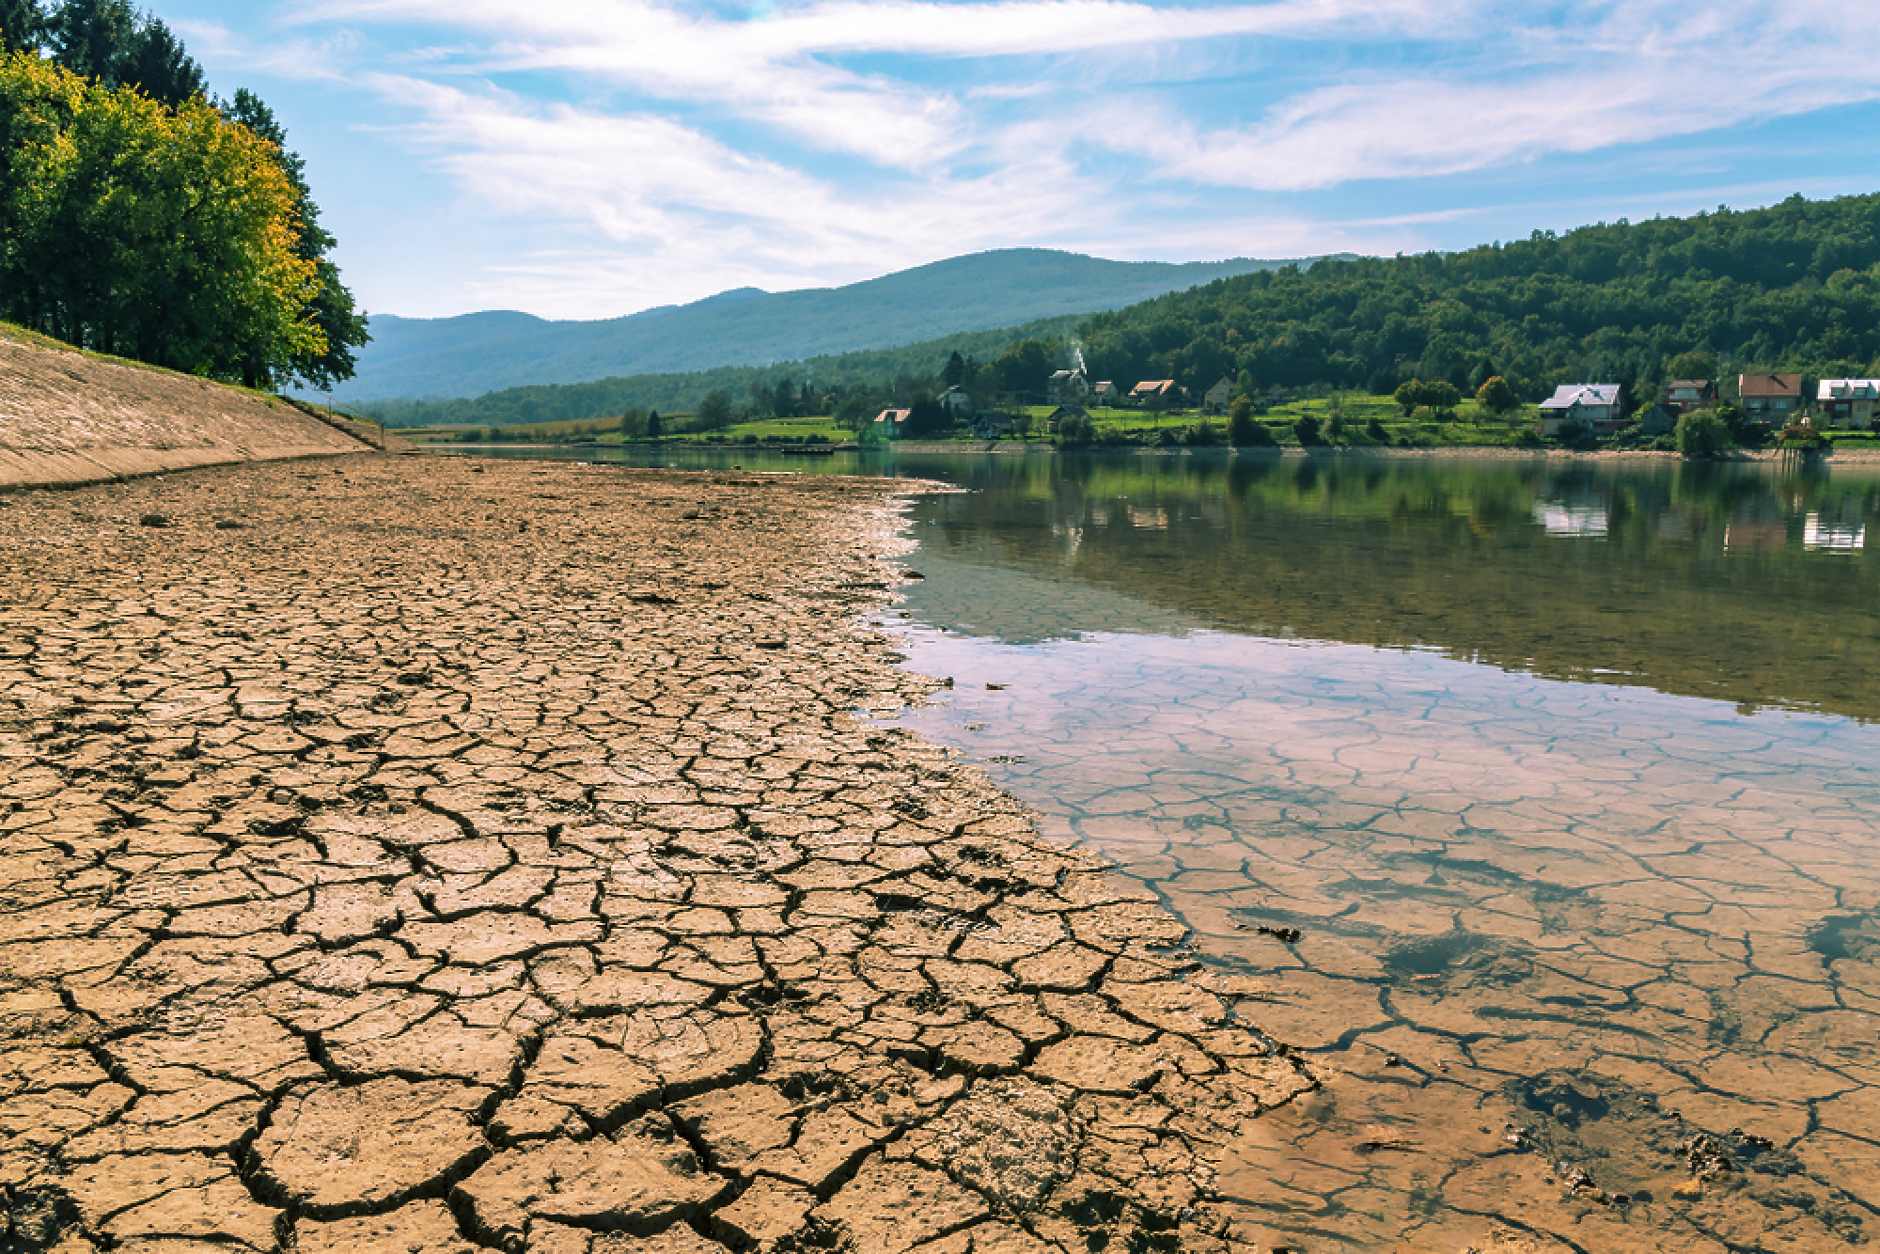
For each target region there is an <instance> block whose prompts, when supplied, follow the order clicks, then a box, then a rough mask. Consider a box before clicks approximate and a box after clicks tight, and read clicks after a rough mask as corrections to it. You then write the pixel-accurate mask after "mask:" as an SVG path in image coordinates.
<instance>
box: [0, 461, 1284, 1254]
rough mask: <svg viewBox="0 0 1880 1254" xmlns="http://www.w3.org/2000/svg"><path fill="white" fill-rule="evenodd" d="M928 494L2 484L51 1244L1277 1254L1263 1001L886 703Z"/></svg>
mask: <svg viewBox="0 0 1880 1254" xmlns="http://www.w3.org/2000/svg"><path fill="white" fill-rule="evenodd" d="M905 490H906V485H905V484H889V483H885V482H881V481H869V480H854V479H848V480H842V479H831V478H823V477H809V476H805V477H791V478H788V479H782V478H779V479H766V478H761V477H757V476H745V475H732V476H724V475H711V476H706V475H691V476H680V475H676V474H664V473H659V472H638V471H626V470H620V469H612V468H604V467H586V466H575V465H565V464H564V465H537V464H528V463H505V462H491V463H487V464H484V463H473V462H469V461H462V460H457V459H430V458H423V459H412V458H404V459H397V458H382V457H378V456H374V455H366V456H356V457H350V458H345V459H341V460H339V461H334V462H321V463H300V464H293V465H270V466H243V467H233V468H226V469H218V470H203V471H197V472H193V473H190V474H187V475H182V476H172V477H169V478H167V479H156V480H143V481H139V482H136V483H131V484H121V485H114V486H101V487H92V488H84V489H80V490H76V491H71V492H61V493H53V492H44V491H35V492H27V493H22V494H16V495H12V496H8V497H0V885H3V887H0V1211H4V1213H5V1215H6V1216H7V1218H6V1219H5V1220H4V1221H0V1247H6V1248H14V1249H24V1250H36V1249H57V1250H58V1251H60V1254H80V1252H81V1251H90V1250H95V1249H104V1248H110V1249H122V1250H137V1251H145V1252H146V1254H181V1252H182V1251H185V1250H189V1251H195V1250H203V1249H209V1248H215V1249H219V1250H247V1251H276V1250H298V1251H300V1252H302V1254H315V1252H320V1254H325V1252H328V1251H331V1252H333V1254H339V1252H341V1251H345V1252H347V1254H355V1252H360V1251H377V1250H387V1251H391V1250H396V1251H402V1252H410V1254H444V1252H456V1251H467V1250H474V1249H500V1250H509V1251H522V1250H527V1251H540V1252H542V1254H551V1252H552V1254H621V1252H624V1251H630V1250H631V1251H649V1252H651V1251H660V1252H666V1254H678V1252H681V1251H685V1252H696V1251H715V1250H720V1249H740V1250H741V1249H759V1250H800V1249H806V1248H808V1249H834V1248H841V1249H851V1250H855V1251H861V1252H868V1254H874V1252H877V1251H880V1252H891V1251H900V1250H914V1249H919V1250H923V1251H930V1252H932V1254H971V1252H979V1254H993V1252H995V1251H996V1252H1000V1254H1007V1252H1009V1254H1022V1252H1027V1251H1047V1250H1056V1251H1067V1252H1068V1251H1083V1250H1090V1249H1100V1248H1107V1249H1111V1250H1125V1249H1127V1250H1136V1249H1145V1250H1146V1249H1182V1250H1197V1251H1209V1250H1227V1249H1241V1250H1246V1249H1251V1248H1252V1247H1251V1246H1249V1245H1246V1244H1243V1243H1240V1242H1238V1241H1234V1240H1232V1237H1231V1231H1232V1230H1231V1226H1230V1220H1231V1218H1232V1217H1231V1215H1230V1214H1229V1213H1228V1212H1227V1211H1226V1210H1224V1209H1223V1207H1222V1205H1221V1204H1220V1203H1219V1202H1218V1201H1217V1200H1216V1199H1215V1196H1214V1192H1213V1173H1212V1163H1213V1161H1214V1160H1215V1159H1216V1157H1217V1156H1218V1154H1219V1153H1220V1150H1221V1147H1222V1146H1224V1145H1226V1144H1228V1143H1229V1142H1231V1141H1232V1140H1233V1139H1234V1138H1235V1137H1236V1135H1239V1134H1241V1133H1242V1131H1243V1128H1244V1125H1246V1124H1247V1123H1248V1121H1250V1120H1253V1119H1254V1118H1255V1117H1256V1116H1257V1115H1258V1114H1259V1113H1260V1112H1261V1111H1262V1110H1264V1109H1269V1108H1271V1107H1272V1106H1274V1105H1276V1104H1279V1103H1283V1102H1286V1101H1288V1100H1289V1099H1291V1098H1292V1097H1294V1096H1296V1095H1298V1094H1299V1093H1301V1092H1303V1091H1306V1090H1307V1089H1308V1088H1310V1087H1311V1084H1312V1080H1311V1078H1310V1077H1309V1076H1308V1075H1307V1073H1306V1072H1305V1070H1304V1068H1303V1067H1302V1066H1301V1065H1300V1064H1299V1063H1298V1062H1297V1061H1296V1060H1295V1059H1294V1058H1293V1057H1292V1056H1290V1054H1289V1052H1288V1051H1287V1050H1285V1049H1284V1047H1282V1046H1279V1045H1278V1044H1277V1043H1276V1042H1273V1041H1272V1040H1271V1039H1270V1038H1268V1037H1267V1036H1266V1035H1265V1034H1264V1033H1263V1032H1261V1031H1260V1030H1259V1028H1258V1026H1257V1017H1256V1019H1252V1020H1250V1019H1247V1018H1242V1017H1241V1016H1240V1015H1239V1014H1237V1013H1236V1010H1237V1009H1238V1008H1243V1007H1244V1008H1246V1009H1249V1010H1257V1005H1256V1004H1255V1003H1253V1002H1250V1001H1244V1000H1241V998H1242V996H1243V995H1256V994H1257V993H1258V990H1257V989H1254V988H1251V987H1246V986H1236V985H1235V984H1234V983H1233V982H1230V981H1225V980H1222V979H1219V978H1216V977H1211V976H1204V975H1203V974H1201V973H1200V972H1199V971H1198V970H1196V969H1194V968H1193V965H1192V963H1191V962H1190V960H1189V959H1188V957H1187V956H1186V954H1185V953H1184V952H1183V950H1182V949H1181V947H1180V944H1181V942H1182V940H1183V934H1182V929H1181V927H1180V926H1179V925H1178V924H1177V923H1176V922H1175V921H1174V920H1173V919H1172V918H1171V916H1170V915H1169V914H1167V913H1166V912H1165V911H1164V910H1163V909H1162V908H1160V907H1159V906H1158V905H1156V904H1155V903H1154V902H1153V901H1150V900H1145V899H1143V898H1142V897H1140V896H1139V895H1131V893H1130V892H1129V891H1128V890H1127V889H1126V888H1125V886H1123V885H1122V884H1121V883H1120V882H1119V881H1118V880H1116V879H1115V878H1112V877H1111V876H1110V875H1108V874H1107V873H1105V872H1104V871H1103V870H1102V869H1101V868H1100V867H1098V866H1097V865H1096V864H1095V863H1094V862H1093V861H1092V860H1090V859H1089V858H1087V857H1085V856H1083V855H1081V854H1078V853H1075V852H1071V851H1067V850H1065V849H1062V848H1058V847H1056V846H1053V845H1051V844H1049V843H1047V842H1045V841H1043V840H1042V839H1041V838H1039V837H1038V836H1037V835H1036V834H1035V832H1034V829H1033V826H1032V824H1031V822H1030V820H1029V819H1028V817H1027V816H1026V815H1025V814H1024V813H1022V812H1021V811H1020V809H1019V807H1018V806H1017V805H1016V803H1015V802H1013V801H1012V800H1011V799H1010V798H1008V797H1006V796H1004V795H1002V794H1000V793H999V792H997V791H996V790H995V789H993V788H992V787H991V786H989V785H988V784H987V783H986V781H985V780H984V779H983V777H981V776H979V775H978V774H977V773H975V772H974V771H972V770H969V769H966V768H963V767H961V766H960V765H958V764H956V763H955V762H953V761H951V760H950V759H949V758H948V757H947V756H946V755H945V754H944V753H943V752H942V751H940V750H938V749H936V748H934V747H932V746H928V745H924V744H922V743H920V742H918V741H916V740H914V739H913V738H911V737H909V736H907V735H906V734H904V733H899V732H883V731H881V730H880V729H878V728H875V727H873V726H871V725H870V724H869V723H868V722H867V721H866V720H865V719H863V718H861V717H858V716H856V715H855V714H853V713H851V711H853V710H855V709H856V708H857V707H862V708H878V709H882V710H887V709H891V708H897V707H899V706H900V705H902V704H903V703H905V702H907V701H910V700H917V699H919V698H920V696H921V695H922V694H923V692H924V690H925V685H924V682H923V681H920V680H919V679H917V678H916V677H913V676H910V675H907V674H904V673H902V672H900V671H898V670H896V669H895V668H894V666H893V665H892V661H893V657H892V655H891V654H890V653H888V651H887V648H886V642H885V641H884V640H883V639H882V638H881V637H880V636H879V635H878V634H875V633H873V632H872V631H870V630H869V629H868V628H867V627H866V626H865V625H864V624H862V623H861V622H860V620H859V618H858V611H860V610H862V609H864V608H866V607H867V606H869V605H871V604H878V603H881V602H883V601H885V600H886V599H887V598H889V597H890V596H891V595H892V592H891V589H892V587H893V586H894V585H895V584H896V583H897V582H898V581H900V580H902V579H904V578H906V577H908V575H907V573H906V572H904V571H903V570H902V569H901V566H900V563H899V562H898V561H897V560H896V559H895V558H894V557H893V553H894V551H895V548H896V545H897V541H896V539H895V535H894V522H895V518H894V514H893V509H892V506H893V497H892V493H894V492H896V491H905ZM9 1226H10V1227H9ZM9 1241H10V1242H11V1245H9V1244H8V1242H9ZM1261 1254H1265V1252H1264V1251H1261Z"/></svg>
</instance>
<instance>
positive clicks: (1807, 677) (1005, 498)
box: [923, 457, 1880, 718]
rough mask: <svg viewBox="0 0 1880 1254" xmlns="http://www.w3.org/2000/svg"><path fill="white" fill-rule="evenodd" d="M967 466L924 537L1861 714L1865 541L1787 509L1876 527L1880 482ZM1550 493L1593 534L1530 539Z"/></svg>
mask: <svg viewBox="0 0 1880 1254" xmlns="http://www.w3.org/2000/svg"><path fill="white" fill-rule="evenodd" d="M967 482H968V483H969V484H970V485H971V486H974V487H977V488H980V489H982V491H981V492H979V493H976V494H975V495H973V496H970V497H969V496H955V497H935V498H929V499H928V500H927V502H926V503H925V505H924V506H923V509H924V510H926V511H927V512H928V513H929V515H930V516H931V517H932V519H933V520H934V521H935V522H936V523H937V524H938V530H939V533H940V538H939V539H938V540H937V541H936V543H937V544H938V546H939V547H940V548H941V549H942V550H943V551H944V550H945V549H947V548H949V547H952V548H955V549H957V550H960V551H962V555H963V554H964V551H965V550H969V549H970V550H974V551H977V552H979V553H981V554H982V555H991V558H992V559H996V560H997V561H999V562H1005V563H1010V564H1012V565H1014V566H1017V567H1019V568H1021V569H1025V570H1030V571H1031V572H1033V573H1034V574H1046V575H1050V576H1054V577H1057V578H1060V579H1061V578H1063V577H1064V576H1066V575H1068V576H1070V577H1071V578H1072V579H1074V580H1075V581H1076V582H1078V583H1082V584H1089V585H1096V586H1100V587H1103V588H1106V589H1109V590H1111V591H1113V592H1116V593H1119V594H1121V595H1124V596H1127V597H1130V598H1132V599H1134V600H1137V601H1140V602H1146V603H1149V604H1152V605H1155V606H1157V607H1159V608H1160V609H1161V610H1165V611H1168V610H1172V611H1175V612H1177V613H1180V614H1183V615H1187V616H1190V617H1193V618H1198V619H1201V620H1203V621H1206V622H1209V623H1212V624H1214V625H1216V626H1219V627H1221V628H1223V629H1226V630H1239V631H1262V632H1264V631H1273V630H1277V629H1279V628H1282V627H1283V628H1287V629H1290V630H1291V631H1292V632H1294V633H1297V634H1299V635H1302V636H1308V637H1314V638H1320V639H1329V640H1341V641H1349V642H1352V643H1359V644H1373V645H1382V646H1388V647H1409V646H1427V647H1435V648H1438V649H1441V650H1443V651H1445V652H1448V653H1450V654H1453V655H1456V656H1460V657H1467V658H1471V659H1476V660H1481V661H1485V662H1488V663H1490V664H1493V665H1499V666H1507V667H1511V668H1518V669H1523V670H1532V671H1535V672H1537V673H1540V674H1544V675H1550V676H1555V677H1560V678H1578V677H1592V676H1595V675H1606V676H1611V675H1613V674H1615V673H1616V674H1618V675H1622V676H1630V677H1633V678H1631V679H1629V680H1627V682H1641V683H1647V684H1651V685H1653V686H1655V687H1659V688H1662V689H1664V690H1666V691H1670V692H1677V693H1687V694H1693V695H1704V696H1715V697H1721V698H1725V699H1728V700H1732V701H1738V702H1745V701H1746V702H1755V703H1771V704H1799V705H1815V706H1820V707H1821V708H1824V709H1827V710H1830V711H1833V712H1838V713H1844V714H1851V715H1856V716H1859V717H1863V718H1880V640H1877V639H1876V638H1875V637H1876V634H1875V632H1874V630H1873V623H1874V621H1875V612H1876V610H1877V609H1880V590H1877V589H1880V582H1877V581H1876V580H1875V579H1874V578H1873V576H1874V575H1876V574H1880V557H1876V556H1872V555H1870V554H1869V553H1868V552H1867V551H1866V550H1865V549H1863V550H1858V551H1855V552H1852V553H1841V554H1835V555H1832V556H1830V555H1826V554H1819V553H1808V552H1803V551H1802V549H1801V520H1802V518H1803V517H1804V516H1805V515H1809V514H1813V515H1818V516H1819V517H1821V518H1824V519H1832V520H1834V521H1835V525H1836V526H1837V527H1838V528H1840V529H1841V530H1842V531H1843V532H1851V531H1852V530H1853V529H1854V528H1856V527H1857V526H1859V525H1861V522H1862V520H1865V523H1866V525H1868V526H1870V527H1871V526H1872V525H1873V524H1874V523H1875V522H1876V521H1880V520H1877V519H1876V510H1880V479H1875V478H1855V477H1841V478H1826V477H1821V476H1814V477H1809V478H1800V479H1781V480H1778V479H1776V478H1774V477H1772V476H1770V475H1768V474H1765V473H1762V471H1761V469H1760V468H1757V467H1749V468H1745V467H1690V466H1683V465H1679V464H1675V463H1658V464H1652V465H1648V466H1642V467H1624V468H1610V467H1600V466H1587V465H1585V464H1575V465H1572V466H1570V467H1566V468H1555V467H1552V466H1546V465H1536V464H1533V463H1524V462H1508V463H1477V464H1457V463H1454V462H1446V463H1433V462H1414V461H1409V460H1405V461H1401V462H1391V461H1381V460H1380V461H1370V462H1338V461H1330V460H1326V461H1320V460H1317V459H1314V460H1308V461H1304V462H1297V461H1291V460H1286V461H1280V460H1277V459H1260V460H1254V459H1247V460H1246V461H1245V462H1241V461H1239V460H1227V459H1216V458H1201V457H1195V458H1106V457H1091V458H1081V459H1080V458H1052V459H1042V458H1040V459H1025V460H1024V461H1018V460H1017V459H1014V462H1013V463H1008V464H1003V465H1001V464H996V463H994V464H988V465H984V466H983V467H981V466H975V467H974V468H973V469H972V471H971V472H970V474H969V475H968V476H967ZM1550 503H1551V504H1555V505H1557V506H1558V507H1559V508H1560V509H1568V508H1571V509H1579V510H1587V511H1603V515H1604V518H1605V520H1606V533H1605V535H1604V537H1603V538H1598V539H1595V538H1585V537H1582V538H1563V537H1556V536H1550V535H1548V534H1547V532H1546V531H1545V529H1544V528H1543V526H1542V524H1541V522H1540V521H1539V520H1538V516H1537V512H1536V507H1537V505H1548V504H1550ZM1732 520H1736V522H1735V524H1734V525H1735V528H1736V532H1735V534H1736V536H1737V539H1736V541H1734V542H1732V543H1731V545H1730V547H1729V548H1728V550H1727V551H1726V536H1727V535H1729V534H1730V531H1731V527H1732ZM1752 522H1756V523H1757V524H1758V525H1760V526H1762V527H1763V530H1762V531H1760V532H1757V531H1752V530H1749V529H1748V525H1749V524H1750V523H1752ZM1067 537H1074V541H1075V542H1074V543H1070V542H1067ZM1749 538H1753V539H1755V540H1756V542H1755V543H1749V542H1747V539H1749ZM981 560H986V559H984V558H983V557H982V559H981Z"/></svg>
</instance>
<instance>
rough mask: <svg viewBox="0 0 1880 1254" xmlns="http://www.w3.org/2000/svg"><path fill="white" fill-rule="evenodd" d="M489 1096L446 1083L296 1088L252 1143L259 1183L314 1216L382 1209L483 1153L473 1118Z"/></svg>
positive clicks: (382, 1082) (398, 1082)
mask: <svg viewBox="0 0 1880 1254" xmlns="http://www.w3.org/2000/svg"><path fill="white" fill-rule="evenodd" d="M488 1096H489V1090H488V1089H481V1088H472V1087H466V1086H464V1085H461V1084H458V1083H456V1082H455V1081H452V1080H432V1081H427V1082H425V1083H422V1084H413V1083H410V1082H408V1081H405V1080H395V1079H383V1080H373V1081H371V1082H370V1083H367V1084H362V1085H359V1086H358V1087H356V1088H338V1087H335V1086H332V1085H319V1086H316V1087H313V1088H309V1089H302V1090H299V1091H297V1092H295V1093H292V1094H290V1095H289V1096H288V1097H286V1098H285V1099H283V1100H282V1102H281V1105H280V1107H279V1109H277V1110H276V1111H275V1113H274V1118H273V1121H272V1123H271V1124H270V1125H269V1127H268V1130H267V1131H266V1132H265V1133H263V1134H262V1136H261V1139H260V1140H259V1141H258V1142H256V1144H255V1149H254V1156H255V1158H256V1159H257V1160H258V1161H259V1163H260V1176H261V1179H262V1180H263V1181H264V1182H265V1183H266V1184H267V1185H269V1186H271V1187H272V1188H273V1189H275V1190H277V1191H278V1192H279V1194H280V1195H281V1196H283V1197H285V1198H286V1199H287V1200H289V1201H291V1202H292V1203H293V1204H294V1205H295V1206H297V1207H299V1208H300V1209H301V1210H302V1211H304V1212H305V1213H306V1214H308V1215H311V1216H313V1217H315V1218H318V1219H328V1218H340V1217H344V1216H347V1215H353V1214H360V1213H363V1212H365V1211H368V1210H376V1209H380V1208H382V1207H383V1206H384V1205H385V1204H386V1203H387V1202H395V1201H398V1200H401V1199H403V1198H406V1197H410V1196H412V1195H413V1194H414V1193H416V1192H417V1191H418V1190H420V1189H422V1188H423V1187H424V1186H426V1185H428V1184H431V1183H433V1182H437V1181H442V1180H445V1179H448V1178H449V1177H450V1176H451V1175H453V1174H454V1173H455V1172H457V1171H458V1170H460V1169H462V1168H464V1167H465V1166H467V1165H468V1164H469V1162H470V1161H471V1160H472V1159H473V1158H475V1157H476V1156H477V1155H479V1154H480V1153H481V1152H483V1151H484V1148H485V1142H484V1140H483V1136H482V1134H481V1132H479V1131H478V1130H477V1129H476V1128H474V1127H472V1126H471V1124H470V1118H471V1116H472V1115H473V1114H475V1112H476V1111H477V1109H478V1107H480V1106H481V1105H482V1104H483V1102H484V1100H485V1099H486V1098H487V1097H488Z"/></svg>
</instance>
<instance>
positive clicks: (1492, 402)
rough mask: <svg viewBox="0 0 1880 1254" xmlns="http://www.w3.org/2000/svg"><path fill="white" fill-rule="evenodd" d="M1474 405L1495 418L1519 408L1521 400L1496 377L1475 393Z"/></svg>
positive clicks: (1500, 378) (1506, 384) (1503, 381)
mask: <svg viewBox="0 0 1880 1254" xmlns="http://www.w3.org/2000/svg"><path fill="white" fill-rule="evenodd" d="M1475 403H1476V404H1478V405H1480V406H1481V407H1482V408H1483V409H1486V410H1487V411H1488V412H1489V413H1491V414H1495V415H1497V416H1499V415H1501V414H1505V413H1507V412H1508V411H1509V410H1512V409H1515V408H1517V407H1519V406H1520V404H1521V398H1520V397H1519V396H1517V395H1516V394H1515V390H1514V389H1513V388H1512V387H1510V386H1508V381H1507V380H1506V379H1504V378H1502V377H1501V376H1500V375H1496V376H1494V377H1493V378H1491V379H1490V380H1489V381H1488V382H1486V383H1484V384H1483V385H1482V386H1481V388H1480V389H1478V390H1477V392H1476V393H1475Z"/></svg>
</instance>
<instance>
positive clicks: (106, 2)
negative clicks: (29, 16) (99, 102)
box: [47, 0, 137, 87]
mask: <svg viewBox="0 0 1880 1254" xmlns="http://www.w3.org/2000/svg"><path fill="white" fill-rule="evenodd" d="M47 33H49V34H50V35H51V36H52V59H53V60H54V61H56V62H57V63H58V64H60V65H62V66H64V67H65V68H66V69H68V70H70V71H72V73H74V74H76V75H78V76H79V77H80V78H89V79H91V80H92V81H94V82H97V83H101V84H103V85H104V86H106V87H117V86H120V85H121V84H122V81H123V80H122V79H120V78H119V77H118V71H119V68H120V67H121V66H122V65H123V64H124V62H125V60H126V58H127V56H128V54H129V53H130V52H131V48H132V39H133V37H134V36H135V35H136V33H137V14H136V13H135V12H134V11H132V9H131V6H130V0H65V2H64V3H63V4H61V5H60V6H59V7H58V9H56V10H55V11H54V12H53V14H52V18H51V21H50V22H49V23H48V32H47Z"/></svg>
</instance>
